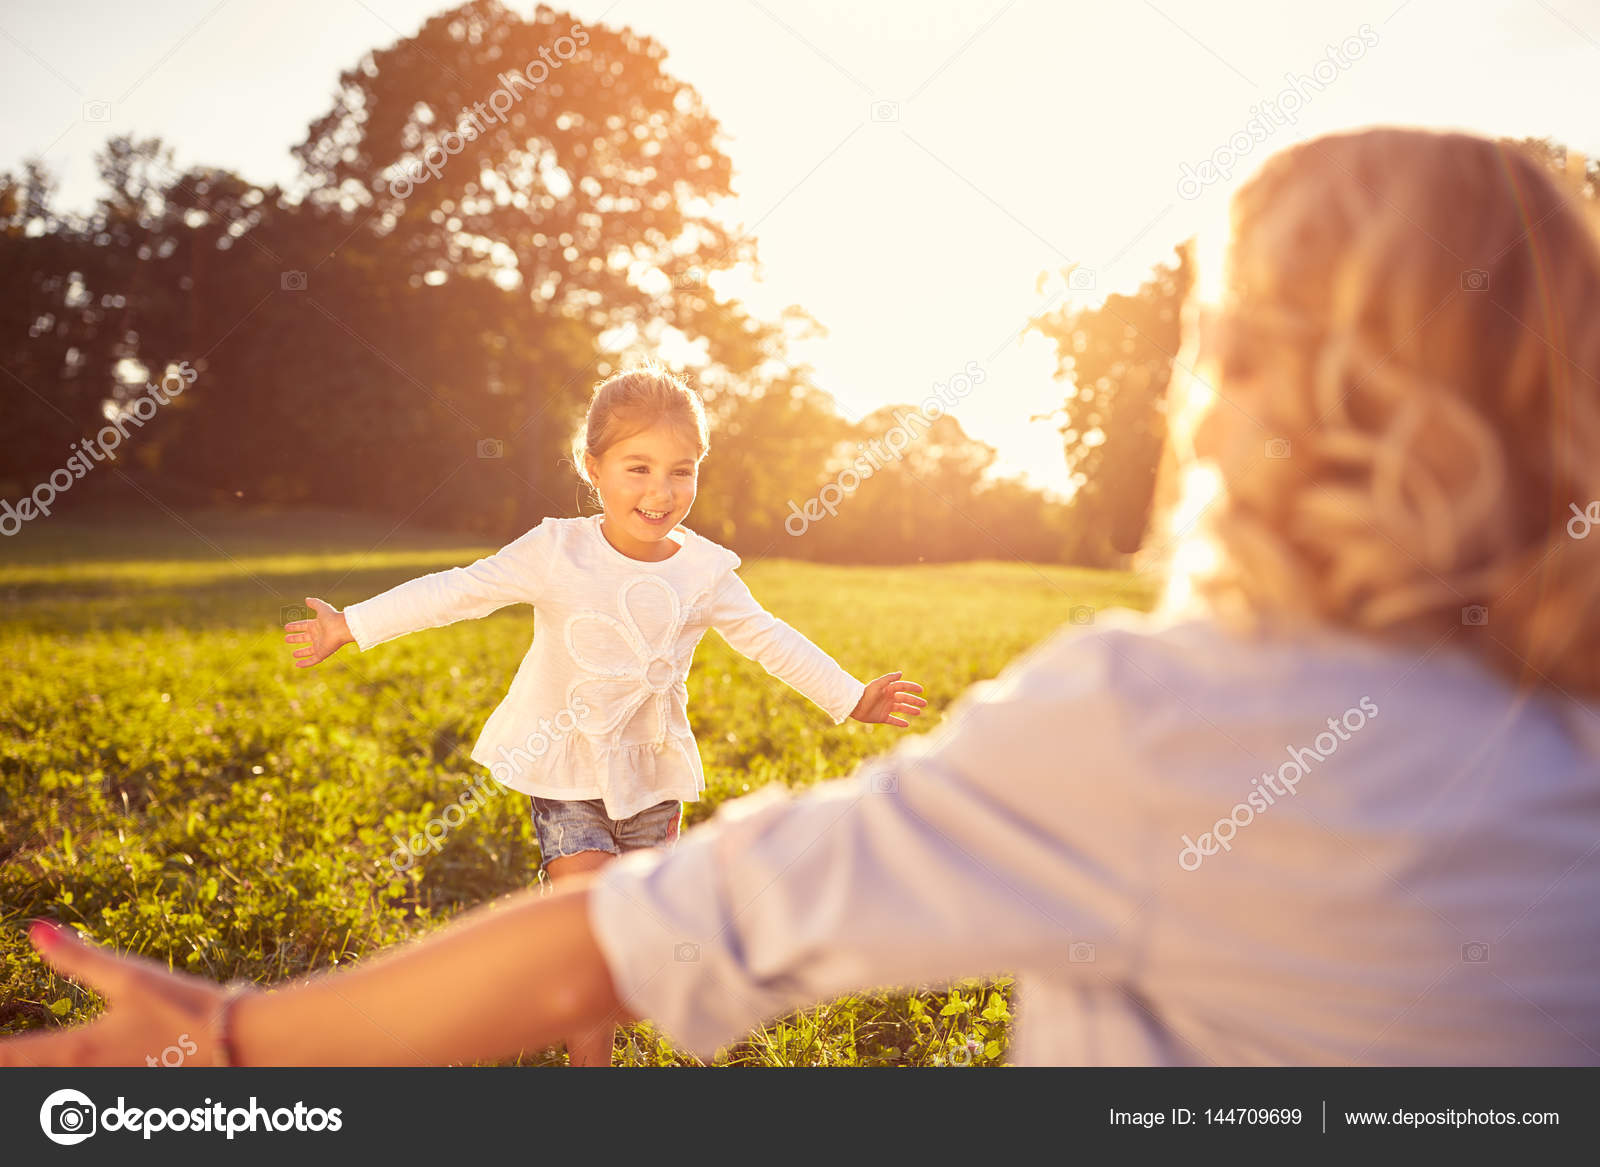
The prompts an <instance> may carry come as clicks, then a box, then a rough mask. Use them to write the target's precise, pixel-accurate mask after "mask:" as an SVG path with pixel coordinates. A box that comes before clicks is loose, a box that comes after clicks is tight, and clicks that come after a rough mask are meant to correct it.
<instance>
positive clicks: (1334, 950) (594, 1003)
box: [0, 128, 1600, 1065]
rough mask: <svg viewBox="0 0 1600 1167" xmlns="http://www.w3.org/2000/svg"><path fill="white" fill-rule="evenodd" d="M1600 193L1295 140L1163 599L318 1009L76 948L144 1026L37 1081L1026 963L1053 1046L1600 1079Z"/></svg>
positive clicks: (1227, 348)
mask: <svg viewBox="0 0 1600 1167" xmlns="http://www.w3.org/2000/svg"><path fill="white" fill-rule="evenodd" d="M1586 214H1587V211H1586V209H1585V208H1584V206H1583V204H1582V203H1581V200H1579V199H1578V198H1576V197H1575V196H1574V195H1572V194H1569V193H1568V192H1567V191H1565V190H1564V189H1563V188H1562V187H1561V186H1560V185H1559V184H1558V182H1557V181H1556V180H1555V179H1554V178H1553V177H1552V176H1551V175H1550V174H1549V173H1548V172H1547V170H1546V169H1545V168H1544V166H1543V165H1542V164H1541V163H1540V162H1538V161H1537V160H1535V159H1534V158H1532V157H1531V156H1528V155H1526V154H1524V153H1523V152H1521V151H1519V150H1515V149H1512V148H1508V147H1506V146H1503V145H1500V144H1497V143H1495V142H1492V141H1489V140H1486V139H1483V138H1479V137H1475V136H1472V135H1468V134H1461V133H1442V132H1433V131H1425V130H1403V129H1389V128H1379V129H1371V130H1366V131H1361V132H1354V133H1344V134H1335V135H1329V136H1326V137H1322V138H1319V139H1316V140H1313V141H1309V142H1305V143H1301V144H1297V145H1295V146H1293V147H1291V148H1289V149H1287V150H1284V151H1282V152H1281V153H1279V154H1276V155H1274V156H1273V157H1271V158H1270V159H1268V160H1267V161H1266V162H1265V164H1264V165H1263V167H1262V169H1261V170H1260V171H1259V173H1257V174H1256V175H1255V176H1254V177H1253V178H1252V179H1251V180H1250V181H1249V182H1248V183H1247V184H1246V185H1244V186H1243V187H1242V188H1241V189H1240V190H1239V192H1238V193H1237V195H1236V196H1235V198H1234V200H1233V203H1232V222H1231V232H1230V238H1229V243H1228V251H1227V264H1226V268H1225V279H1224V282H1223V291H1222V296H1221V299H1220V301H1219V302H1218V303H1217V304H1215V305H1211V306H1208V307H1207V308H1206V309H1205V310H1203V311H1191V312H1190V313H1189V314H1188V319H1187V324H1188V328H1187V339H1186V351H1185V353H1184V354H1182V355H1180V358H1179V360H1178V361H1177V369H1178V375H1177V376H1175V378H1174V383H1173V394H1174V397H1175V400H1174V403H1173V404H1174V407H1175V408H1174V411H1173V422H1174V438H1175V441H1174V443H1173V451H1172V452H1173V459H1174V460H1173V462H1172V463H1171V464H1170V465H1169V466H1168V468H1167V477H1168V482H1169V484H1178V483H1180V482H1181V485H1182V487H1183V490H1182V493H1181V495H1180V496H1179V497H1178V501H1177V502H1176V503H1175V504H1174V505H1173V506H1172V507H1171V508H1169V509H1170V512H1171V514H1172V516H1173V518H1172V522H1173V523H1174V524H1175V527H1174V530H1175V532H1176V533H1177V534H1179V535H1182V538H1181V539H1180V540H1178V543H1177V546H1178V553H1177V554H1176V555H1175V556H1174V567H1175V571H1174V575H1173V578H1174V582H1175V586H1174V588H1173V590H1172V594H1171V595H1170V596H1169V598H1168V602H1167V604H1166V605H1165V607H1164V609H1163V614H1161V615H1158V616H1155V617H1149V618H1143V617H1140V618H1134V617H1131V616H1127V617H1124V618H1121V619H1112V618H1105V617H1104V616H1102V618H1101V619H1100V620H1099V621H1098V622H1097V623H1096V624H1095V625H1094V626H1092V627H1089V628H1077V627H1068V628H1066V629H1064V630H1063V631H1062V632H1061V633H1060V634H1059V635H1057V636H1056V637H1055V638H1054V639H1052V640H1050V641H1049V642H1047V643H1045V644H1043V645H1041V646H1040V647H1038V648H1036V649H1035V650H1034V651H1032V652H1030V653H1029V654H1027V655H1026V656H1025V657H1024V658H1022V659H1020V660H1018V661H1017V662H1015V663H1013V664H1012V665H1011V666H1010V667H1009V668H1008V669H1007V670H1006V671H1005V673H1004V674H1003V675H1002V676H1000V677H999V678H997V679H996V680H993V681H987V682H983V683H981V684H979V685H977V686H974V687H973V688H972V689H971V690H969V691H968V693H967V694H965V695H964V696H963V698H962V699H961V701H960V702H959V703H958V704H957V705H956V707H955V708H954V709H953V710H952V712H951V715H950V717H949V718H948V719H947V720H946V722H945V723H944V724H943V725H942V726H941V727H940V729H939V730H938V731H937V732H934V733H932V734H929V735H927V736H925V737H921V738H914V739H908V740H906V741H904V742H902V743H901V744H900V745H899V746H898V747H897V748H896V749H895V750H893V751H892V752H891V753H889V754H887V755H884V756H882V757H880V758H877V759H874V760H872V761H870V762H868V763H866V764H864V765H863V766H862V767H861V768H860V769H859V770H858V771H857V773H856V774H855V775H854V776H853V777H851V778H848V779H843V780H840V781H837V782H834V783H829V784H827V785H824V786H820V787H817V788H815V789H812V790H810V791H808V792H807V793H805V794H804V795H802V796H800V797H797V798H793V799H785V798H781V797H777V796H775V795H767V794H763V795H758V796H756V797H753V798H749V799H743V800H739V801H738V802H736V803H732V804H729V805H728V806H727V807H725V808H724V810H723V811H722V813H720V814H719V815H718V816H717V817H716V819H715V820H714V821H713V822H711V823H709V824H707V825H706V826H704V827H702V828H700V829H697V830H694V831H691V832H690V833H689V834H688V835H687V836H685V838H684V839H683V840H682V841H681V843H680V844H679V847H678V849H677V851H676V852H673V853H670V854H660V853H645V852H641V853H637V854H634V855H630V856H626V857H624V858H623V859H621V860H619V861H617V862H616V863H613V864H611V865H610V866H609V867H608V868H606V869H605V870H604V871H603V872H601V873H600V874H599V875H597V876H596V877H594V878H593V879H592V880H591V881H589V882H586V883H582V884H574V886H572V887H571V888H569V889H568V890H566V891H565V892H562V893H561V894H557V895H553V896H550V897H547V898H544V899H540V898H538V897H537V896H535V895H528V894H524V895H518V896H513V897H509V898H508V899H506V900H503V901H500V902H499V903H497V904H492V905H489V906H486V907H484V908H482V909H479V910H478V911H475V912H473V913H471V914H469V915H468V916H467V917H465V918H464V919H463V920H461V921H460V922H458V923H455V924H453V925H452V926H450V927H448V928H445V929H443V930H441V931H440V932H438V933H436V934H434V935H432V936H430V937H428V938H427V939H426V940H424V941H422V942H419V943H417V944H415V945H413V946H411V947H409V948H407V949H405V950H403V951H400V952H396V953H392V954H389V955H387V956H385V957H382V958H379V959H375V960H373V961H371V962H370V963H364V964H363V965H361V966H360V967H357V968H355V969H353V970H351V971H349V972H340V973H334V974H325V975H321V976H318V977H315V978H312V979H311V980H309V981H307V982H305V983H304V984H303V985H298V986H296V987H293V988H289V989H284V990H281V991H278V992H275V993H271V994H264V993H259V992H253V991H246V992H243V993H240V994H235V995H228V994H225V993H224V990H222V989H220V988H219V987H218V986H216V985H214V984H211V983H208V982H206V981H203V980H199V979H196V978H192V977H185V976H179V975H175V974H171V973H168V972H166V971H165V970H164V969H161V968H159V967H157V966H154V965H152V964H150V963H148V962H144V961H139V960H132V959H126V958H120V957H113V956H111V955H109V954H107V953H105V952H102V951H100V950H96V949H93V948H90V947H87V946H85V945H82V944H81V943H79V942H78V941H76V940H75V939H72V938H70V937H67V936H65V935H61V934H55V933H52V932H50V931H48V930H40V931H38V932H37V941H36V942H37V943H38V944H39V946H40V948H41V951H43V953H44V954H45V956H46V957H47V958H48V959H49V960H50V961H51V962H52V963H53V964H54V965H55V966H56V967H57V968H59V969H61V970H62V971H63V972H65V973H67V974H69V975H72V976H76V977H79V978H80V979H82V980H85V981H87V982H88V983H90V984H92V985H94V986H96V987H97V988H100V989H102V990H103V991H105V992H106V993H107V995H108V996H109V997H110V998H111V1001H112V1005H111V1008H110V1009H109V1010H108V1011H107V1013H106V1014H105V1015H104V1016H103V1017H102V1018H100V1019H98V1020H97V1021H95V1022H93V1023H91V1024H90V1025H87V1026H84V1027H82V1028H80V1029H77V1030H72V1031H66V1032H61V1033H56V1034H49V1035H30V1036H26V1037H21V1038H18V1039H15V1040H13V1041H9V1042H5V1043H0V1061H4V1062H5V1063H7V1064H13V1065H26V1064H56V1063H63V1062H76V1063H135V1064H136V1063H137V1062H138V1060H139V1059H140V1058H142V1057H143V1056H144V1055H145V1053H146V1052H147V1051H148V1050H150V1049H154V1048H159V1047H160V1046H162V1045H164V1044H165V1043H166V1042H168V1041H169V1040H170V1036H171V1035H172V1034H173V1033H177V1032H186V1033H191V1034H196V1035H197V1036H196V1041H197V1044H198V1045H199V1047H200V1048H199V1052H198V1053H197V1054H196V1055H195V1056H194V1057H192V1058H191V1059H189V1064H206V1063H207V1062H210V1061H217V1060H231V1061H234V1062H239V1063H244V1064H321V1063H344V1064H390V1063H420V1062H444V1061H465V1060H472V1059H486V1058H493V1057H497V1056H501V1055H506V1054H509V1053H511V1052H514V1051H516V1050H518V1049H524V1048H537V1047H540V1046H543V1045H547V1044H549V1043H551V1042H553V1041H556V1040H558V1039H560V1038H561V1037H562V1036H564V1035H566V1034H568V1033H574V1032H579V1031H580V1030H581V1029H583V1028H584V1027H592V1028H599V1027H604V1026H609V1025H610V1024H612V1023H613V1022H614V1021H618V1020H627V1019H630V1018H634V1017H640V1016H648V1017H651V1018H653V1019H655V1020H656V1021H657V1022H659V1023H660V1024H662V1025H663V1026H664V1028H665V1029H666V1030H667V1032H668V1033H670V1034H672V1035H673V1036H674V1037H676V1038H677V1039H678V1040H679V1041H680V1042H681V1043H682V1044H683V1045H685V1046H686V1047H687V1048H689V1049H690V1050H692V1051H693V1052H695V1053H696V1054H698V1055H700V1056H701V1057H710V1056H711V1055H712V1053H713V1052H714V1050H715V1049H716V1048H717V1047H718V1046H719V1045H721V1044H723V1043H726V1042H728V1041H730V1040H733V1039H735V1038H737V1037H738V1036H739V1035H740V1034H742V1033H743V1032H745V1031H747V1030H748V1029H749V1028H751V1027H752V1026H754V1025H755V1024H757V1023H758V1022H760V1021H762V1020H763V1019H765V1018H769V1017H772V1016H775V1015H778V1014H781V1013H784V1012H787V1011H788V1010H790V1009H792V1008H794V1007H796V1006H799V1005H802V1004H805V1003H809V1002H812V1001H816V1000H819V999H827V998H831V997H835V996H838V995H840V994H843V993H845V992H846V991H850V990H856V989H861V988H867V987H871V986H876V985H884V984H893V983H908V982H933V981H941V980H946V979H950V978H955V977H962V976H971V975H981V974H992V973H999V972H1002V971H1004V972H1013V973H1015V974H1016V975H1017V978H1018V986H1019V991H1020V1005H1019V1020H1018V1029H1017V1034H1016V1041H1015V1042H1014V1044H1013V1048H1012V1050H1011V1060H1012V1061H1014V1062H1017V1063H1021V1064H1065V1063H1077V1064H1128V1063H1158V1064H1196V1063H1198V1064H1206V1063H1222V1064H1246V1063H1292V1064H1302V1063H1336V1064H1349V1063H1388V1064H1395V1063H1402V1064H1424V1063H1478V1064H1482V1063H1494V1064H1509V1063H1544V1064H1553V1063H1581V1062H1591V1063H1592V1062H1595V1061H1600V981H1597V980H1596V979H1595V978H1594V977H1593V975H1592V970H1593V969H1594V968H1595V967H1596V966H1597V964H1600V909H1597V908H1596V907H1595V905H1596V904H1597V903H1600V860H1597V858H1596V856H1597V853H1600V732H1597V725H1600V708H1597V705H1596V701H1597V698H1600V602H1597V600H1600V596H1597V594H1596V593H1597V592H1600V539H1578V538H1574V537H1573V536H1571V535H1569V534H1568V533H1567V529H1566V520H1567V519H1568V518H1570V517H1571V516H1570V510H1569V508H1570V507H1571V506H1572V505H1574V504H1575V505H1576V506H1577V507H1578V508H1579V510H1580V511H1581V510H1583V509H1584V508H1585V507H1586V506H1587V505H1588V503H1589V502H1590V501H1591V500H1594V499H1600V392H1597V375H1600V312H1597V308H1600V246H1597V242H1596V233H1595V230H1594V227H1593V225H1592V223H1590V222H1589V221H1588V220H1587V219H1586V217H1585V216H1586ZM1191 369H1195V370H1199V371H1204V372H1206V373H1208V374H1211V376H1212V382H1211V383H1209V384H1208V383H1207V382H1206V381H1203V380H1202V379H1201V378H1200V377H1199V376H1197V375H1195V376H1191V375H1187V374H1188V371H1189V370H1191ZM1208 476H1209V478H1210V485H1211V489H1212V491H1213V494H1212V495H1211V496H1210V497H1209V499H1208V498H1207V496H1206V495H1205V493H1204V491H1205V489H1206V486H1207V477H1208ZM1208 553H1209V556H1210V562H1209V563H1208V562H1206V556H1207V554H1208ZM1190 585H1193V591H1192V593H1191V592H1189V591H1186V588H1188V587H1189V586H1190ZM1186 605H1187V607H1186ZM530 985H535V986H539V988H538V989H537V991H530V989H529V986H530ZM423 1000H426V1001H427V1002H428V1008H427V1009H418V1008H416V1003H417V1002H419V1001H423Z"/></svg>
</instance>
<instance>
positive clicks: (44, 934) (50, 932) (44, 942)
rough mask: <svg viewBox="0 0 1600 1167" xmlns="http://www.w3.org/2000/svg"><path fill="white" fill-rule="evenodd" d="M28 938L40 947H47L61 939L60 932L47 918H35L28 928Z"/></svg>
mask: <svg viewBox="0 0 1600 1167" xmlns="http://www.w3.org/2000/svg"><path fill="white" fill-rule="evenodd" d="M28 939H30V940H32V941H33V942H34V944H36V945H38V946H39V947H40V948H49V947H51V946H52V945H54V944H55V943H56V941H58V940H60V939H61V933H60V930H59V929H57V928H56V926H55V925H54V924H52V923H50V921H49V920H35V921H34V922H33V926H32V927H30V928H29V929H28Z"/></svg>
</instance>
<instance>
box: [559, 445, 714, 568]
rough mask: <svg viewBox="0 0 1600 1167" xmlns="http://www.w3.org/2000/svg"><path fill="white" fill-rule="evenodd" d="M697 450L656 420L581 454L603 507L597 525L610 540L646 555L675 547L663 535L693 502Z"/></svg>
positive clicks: (625, 551)
mask: <svg viewBox="0 0 1600 1167" xmlns="http://www.w3.org/2000/svg"><path fill="white" fill-rule="evenodd" d="M698 453H699V452H698V450H697V448H696V447H695V444H694V443H693V442H692V441H690V440H689V439H688V438H687V437H686V436H685V435H684V434H682V433H681V432H679V431H678V430H677V429H676V428H674V427H672V426H670V425H668V424H666V423H665V422H660V423H657V424H656V425H654V426H652V427H651V428H649V429H647V430H642V431H640V432H639V433H635V434H632V435H630V436H629V437H626V438H624V439H622V440H621V441H620V442H617V443H616V444H615V445H613V446H612V447H611V448H610V449H609V450H607V451H606V452H605V454H604V455H603V456H602V457H600V458H595V457H594V455H592V454H590V455H587V456H586V457H585V458H584V466H585V468H586V469H587V470H588V472H589V478H590V480H591V481H592V482H593V483H594V484H595V489H596V490H597V491H598V492H599V495H600V502H601V504H602V505H603V506H604V507H605V518H604V519H603V520H602V521H601V527H602V528H603V529H604V531H605V534H606V536H607V537H608V538H609V539H610V540H611V543H612V546H614V547H616V548H617V550H618V551H621V552H622V553H623V554H624V555H629V556H632V557H633V558H634V559H643V560H650V561H654V560H661V559H665V558H667V555H670V554H673V553H674V552H675V551H676V547H675V546H673V545H672V542H673V541H671V540H668V539H667V535H668V534H669V533H670V532H671V531H672V529H673V528H674V527H676V526H677V525H678V524H679V523H681V522H682V521H683V520H684V518H685V517H686V516H687V515H688V513H689V508H690V507H691V506H693V505H694V496H695V490H696V487H697V485H698V476H699V470H700V464H699V460H698ZM663 551H665V552H666V553H667V554H665V555H664V554H662V552H663Z"/></svg>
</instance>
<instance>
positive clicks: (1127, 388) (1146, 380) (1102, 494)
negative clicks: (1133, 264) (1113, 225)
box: [1029, 242, 1194, 564]
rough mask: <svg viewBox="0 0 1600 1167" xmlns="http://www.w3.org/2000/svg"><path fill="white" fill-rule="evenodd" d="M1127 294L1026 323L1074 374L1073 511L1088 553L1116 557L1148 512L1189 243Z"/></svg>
mask: <svg viewBox="0 0 1600 1167" xmlns="http://www.w3.org/2000/svg"><path fill="white" fill-rule="evenodd" d="M1175 255H1176V260H1175V262H1172V263H1169V264H1159V265H1157V267H1156V268H1155V270H1154V272H1153V273H1152V275H1151V277H1150V278H1149V279H1148V280H1146V281H1145V282H1144V283H1143V284H1141V285H1140V286H1139V289H1138V291H1136V292H1134V293H1133V294H1132V295H1131V296H1130V295H1123V294H1121V293H1114V294H1112V295H1110V296H1107V297H1106V299H1105V302H1104V303H1103V304H1101V305H1099V306H1098V307H1091V308H1076V307H1064V308H1059V309H1056V310H1054V311H1052V312H1048V313H1045V314H1043V315H1041V316H1039V317H1037V318H1035V319H1034V320H1033V321H1031V322H1030V324H1029V327H1030V328H1033V329H1037V330H1038V331H1039V332H1041V333H1042V334H1044V335H1045V336H1047V337H1049V338H1050V339H1051V340H1052V341H1054V342H1055V345H1056V359H1057V364H1056V375H1057V377H1059V378H1067V379H1070V381H1071V383H1072V387H1071V390H1070V391H1069V392H1068V394H1067V397H1066V399H1065V400H1064V401H1063V403H1062V405H1061V407H1060V408H1059V409H1057V410H1055V411H1053V413H1051V414H1047V415H1045V416H1047V417H1055V418H1059V419H1060V429H1061V436H1062V439H1063V443H1064V446H1065V454H1066V459H1067V467H1068V469H1069V470H1071V471H1072V476H1073V481H1074V482H1076V483H1077V484H1078V491H1077V493H1076V494H1075V495H1074V497H1073V511H1074V516H1075V518H1076V521H1077V525H1078V527H1079V530H1080V533H1081V536H1082V539H1081V543H1080V547H1081V551H1080V555H1081V557H1082V558H1083V559H1084V561H1085V562H1089V563H1101V564H1110V563H1114V562H1116V560H1117V557H1118V555H1119V553H1120V554H1126V553H1130V552H1132V551H1134V550H1136V549H1137V548H1138V546H1139V543H1140V541H1141V540H1142V539H1143V537H1144V531H1145V528H1146V526H1147V525H1148V523H1149V521H1150V507H1151V502H1152V500H1153V497H1154V491H1155V480H1156V467H1157V464H1158V463H1159V461H1160V457H1161V447H1162V443H1163V442H1165V440H1166V389H1167V383H1168V380H1169V379H1170V377H1171V374H1172V362H1173V359H1174V358H1175V357H1176V356H1177V352H1178V345H1179V343H1180V341H1181V335H1180V325H1179V317H1180V314H1181V312H1182V307H1183V302H1184V300H1185V299H1186V298H1187V296H1188V294H1189V288H1190V285H1191V283H1192V282H1193V278H1194V268H1193V245H1192V242H1185V243H1184V244H1181V245H1180V246H1179V247H1177V248H1176V249H1175Z"/></svg>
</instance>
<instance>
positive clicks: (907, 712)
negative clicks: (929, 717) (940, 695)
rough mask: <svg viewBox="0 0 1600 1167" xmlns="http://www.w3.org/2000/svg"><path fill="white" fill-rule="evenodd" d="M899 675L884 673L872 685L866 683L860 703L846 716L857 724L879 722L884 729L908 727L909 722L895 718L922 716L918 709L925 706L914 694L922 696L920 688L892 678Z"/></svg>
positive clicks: (910, 682) (908, 682) (909, 682)
mask: <svg viewBox="0 0 1600 1167" xmlns="http://www.w3.org/2000/svg"><path fill="white" fill-rule="evenodd" d="M902 675H903V674H901V673H885V674H884V675H883V676H881V677H879V678H878V679H877V680H875V681H869V682H868V683H867V689H866V692H864V693H862V694H861V700H860V701H858V702H857V703H856V707H855V709H853V710H852V711H851V713H850V716H851V717H853V718H855V719H856V720H857V721H868V722H883V723H884V724H887V725H898V726H900V727H901V728H902V729H903V728H905V727H906V726H909V725H910V724H911V723H910V722H909V721H903V720H901V718H900V717H897V716H895V715H896V714H902V715H904V716H905V717H920V716H922V707H923V706H924V705H926V704H927V702H926V701H925V700H923V699H922V698H921V697H918V696H915V694H917V693H920V692H922V686H921V685H919V684H917V683H916V682H915V681H901V680H897V679H896V678H898V677H900V676H902Z"/></svg>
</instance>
